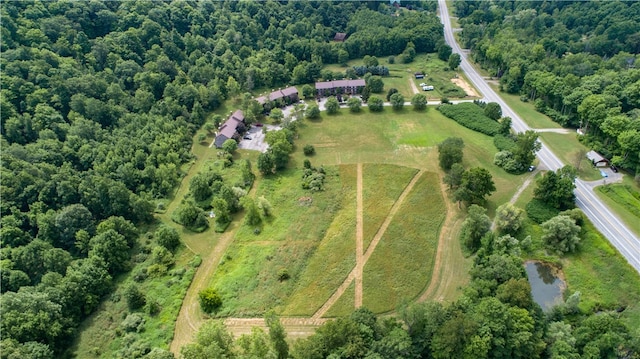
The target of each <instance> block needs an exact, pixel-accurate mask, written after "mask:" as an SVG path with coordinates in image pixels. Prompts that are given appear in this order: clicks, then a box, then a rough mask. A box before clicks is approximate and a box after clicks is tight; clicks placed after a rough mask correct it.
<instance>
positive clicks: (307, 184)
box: [302, 162, 326, 192]
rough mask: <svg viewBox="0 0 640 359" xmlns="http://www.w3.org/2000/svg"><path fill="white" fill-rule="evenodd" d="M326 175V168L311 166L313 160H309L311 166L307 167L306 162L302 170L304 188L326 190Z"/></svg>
mask: <svg viewBox="0 0 640 359" xmlns="http://www.w3.org/2000/svg"><path fill="white" fill-rule="evenodd" d="M325 177H326V174H325V171H324V168H322V167H319V168H315V167H313V166H311V162H309V167H308V168H307V167H306V162H305V168H304V170H303V171H302V188H303V189H308V190H311V192H319V191H324V179H325Z"/></svg>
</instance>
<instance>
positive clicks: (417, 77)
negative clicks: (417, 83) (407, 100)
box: [414, 72, 424, 80]
mask: <svg viewBox="0 0 640 359" xmlns="http://www.w3.org/2000/svg"><path fill="white" fill-rule="evenodd" d="M414 76H415V77H416V80H420V79H423V78H424V74H423V73H422V72H416V73H415V74H414Z"/></svg>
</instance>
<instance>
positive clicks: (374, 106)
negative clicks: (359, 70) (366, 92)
mask: <svg viewBox="0 0 640 359" xmlns="http://www.w3.org/2000/svg"><path fill="white" fill-rule="evenodd" d="M368 106H369V110H370V111H371V112H382V110H383V108H384V101H382V99H381V98H380V97H378V96H371V97H370V98H369V103H368Z"/></svg>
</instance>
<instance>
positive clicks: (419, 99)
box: [411, 93, 427, 111]
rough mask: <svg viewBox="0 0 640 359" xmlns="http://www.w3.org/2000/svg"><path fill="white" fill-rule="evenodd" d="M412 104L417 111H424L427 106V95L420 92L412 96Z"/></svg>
mask: <svg viewBox="0 0 640 359" xmlns="http://www.w3.org/2000/svg"><path fill="white" fill-rule="evenodd" d="M411 104H412V105H413V109H414V110H416V111H422V110H424V109H426V108H427V98H426V97H425V95H423V94H421V93H418V94H415V95H414V96H413V97H412V98H411Z"/></svg>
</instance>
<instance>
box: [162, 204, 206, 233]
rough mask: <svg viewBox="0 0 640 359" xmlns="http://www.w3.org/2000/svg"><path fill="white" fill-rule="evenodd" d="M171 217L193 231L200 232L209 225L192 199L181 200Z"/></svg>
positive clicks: (202, 212)
mask: <svg viewBox="0 0 640 359" xmlns="http://www.w3.org/2000/svg"><path fill="white" fill-rule="evenodd" d="M171 218H172V219H173V220H174V221H175V222H177V223H179V224H181V225H183V226H184V227H185V228H187V229H189V230H191V231H194V232H202V231H204V230H205V229H207V227H209V222H208V221H207V218H206V217H205V214H204V211H203V210H202V209H201V208H200V207H198V206H196V205H195V203H193V201H192V200H186V201H184V202H182V203H181V204H180V206H178V208H177V209H176V211H175V213H174V214H173V216H172V217H171Z"/></svg>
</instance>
